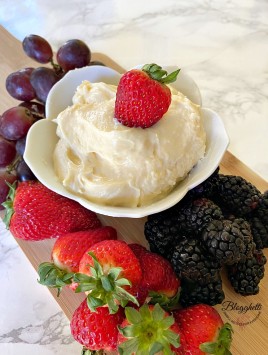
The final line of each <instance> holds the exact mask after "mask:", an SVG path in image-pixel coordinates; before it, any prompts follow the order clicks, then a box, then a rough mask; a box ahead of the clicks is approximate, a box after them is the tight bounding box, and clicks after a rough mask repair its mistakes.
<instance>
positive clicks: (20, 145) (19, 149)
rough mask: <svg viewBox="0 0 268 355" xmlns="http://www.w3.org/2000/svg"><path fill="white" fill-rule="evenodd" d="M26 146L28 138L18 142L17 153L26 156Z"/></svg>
mask: <svg viewBox="0 0 268 355" xmlns="http://www.w3.org/2000/svg"><path fill="white" fill-rule="evenodd" d="M25 145H26V136H25V137H23V138H21V139H18V140H17V141H16V151H17V153H18V154H19V155H21V156H23V154H24V151H25Z"/></svg>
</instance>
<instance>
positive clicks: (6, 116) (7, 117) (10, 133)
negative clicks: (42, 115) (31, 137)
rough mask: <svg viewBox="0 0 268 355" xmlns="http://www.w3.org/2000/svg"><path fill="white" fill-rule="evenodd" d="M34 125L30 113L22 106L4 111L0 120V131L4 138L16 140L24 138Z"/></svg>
mask: <svg viewBox="0 0 268 355" xmlns="http://www.w3.org/2000/svg"><path fill="white" fill-rule="evenodd" d="M33 123H34V118H33V115H32V114H31V111H30V110H28V109H27V108H25V107H22V106H16V107H12V108H10V109H8V110H7V111H5V112H4V113H3V115H2V117H1V120H0V131H1V134H2V135H3V136H4V138H6V139H9V140H17V139H20V138H23V137H25V136H26V134H27V132H28V130H29V128H30V127H31V125H32V124H33Z"/></svg>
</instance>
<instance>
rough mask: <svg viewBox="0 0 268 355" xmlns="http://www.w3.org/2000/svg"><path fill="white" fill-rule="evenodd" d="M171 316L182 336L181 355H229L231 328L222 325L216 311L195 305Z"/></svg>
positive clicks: (226, 324)
mask: <svg viewBox="0 0 268 355" xmlns="http://www.w3.org/2000/svg"><path fill="white" fill-rule="evenodd" d="M173 316H174V318H175V320H176V322H177V323H178V325H179V327H180V329H181V332H182V334H183V336H184V338H183V341H181V351H182V354H185V355H186V354H189V355H192V354H193V355H204V354H214V355H230V354H231V352H230V346H231V342H232V327H231V325H230V324H229V323H225V324H224V323H223V320H222V319H221V316H220V315H219V313H218V312H217V310H216V309H215V308H213V307H211V306H208V305H205V304H197V305H194V306H190V307H188V308H184V309H180V310H176V311H174V312H173Z"/></svg>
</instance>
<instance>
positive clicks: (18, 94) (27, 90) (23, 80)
mask: <svg viewBox="0 0 268 355" xmlns="http://www.w3.org/2000/svg"><path fill="white" fill-rule="evenodd" d="M33 70H34V69H33V68H25V69H21V70H18V71H16V72H14V73H11V74H9V75H8V77H7V78H6V89H7V92H8V93H9V94H10V95H11V96H12V97H14V98H15V99H17V100H22V101H30V100H33V99H34V98H35V91H34V88H33V87H32V85H31V82H30V75H31V73H32V71H33Z"/></svg>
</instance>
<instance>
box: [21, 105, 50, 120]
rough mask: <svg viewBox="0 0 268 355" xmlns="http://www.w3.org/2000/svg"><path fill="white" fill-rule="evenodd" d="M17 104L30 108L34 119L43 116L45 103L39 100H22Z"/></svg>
mask: <svg viewBox="0 0 268 355" xmlns="http://www.w3.org/2000/svg"><path fill="white" fill-rule="evenodd" d="M19 106H23V107H26V108H27V109H28V110H30V111H31V113H32V115H33V117H34V118H35V119H36V120H39V119H40V118H45V105H44V104H42V103H41V102H37V101H23V102H21V103H20V104H19Z"/></svg>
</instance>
